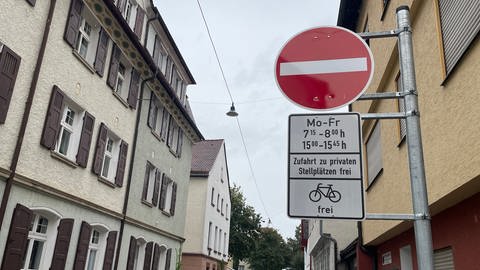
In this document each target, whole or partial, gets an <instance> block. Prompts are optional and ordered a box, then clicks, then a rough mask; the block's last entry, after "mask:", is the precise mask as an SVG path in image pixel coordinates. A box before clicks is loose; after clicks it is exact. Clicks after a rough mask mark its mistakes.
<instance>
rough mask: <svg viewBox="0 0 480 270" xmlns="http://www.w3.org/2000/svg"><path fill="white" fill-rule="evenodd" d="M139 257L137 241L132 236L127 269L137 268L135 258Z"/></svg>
mask: <svg viewBox="0 0 480 270" xmlns="http://www.w3.org/2000/svg"><path fill="white" fill-rule="evenodd" d="M136 257H137V239H136V238H135V237H133V236H130V245H129V246H128V258H127V269H126V270H133V268H134V267H135V258H136Z"/></svg>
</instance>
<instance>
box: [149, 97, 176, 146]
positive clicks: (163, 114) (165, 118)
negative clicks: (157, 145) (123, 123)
mask: <svg viewBox="0 0 480 270" xmlns="http://www.w3.org/2000/svg"><path fill="white" fill-rule="evenodd" d="M169 121H170V114H169V113H168V111H167V110H166V109H165V108H164V107H163V106H162V104H161V103H160V101H159V100H158V99H157V97H156V96H155V94H154V93H153V92H152V93H151V95H150V110H149V116H148V122H147V125H148V126H149V127H150V128H151V129H152V131H153V132H154V134H155V135H157V136H158V137H159V138H160V139H161V140H165V139H166V138H167V133H168V127H169Z"/></svg>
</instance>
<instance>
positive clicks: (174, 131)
mask: <svg viewBox="0 0 480 270" xmlns="http://www.w3.org/2000/svg"><path fill="white" fill-rule="evenodd" d="M179 131H180V128H179V127H178V125H177V122H175V119H174V118H173V117H170V123H169V125H168V138H167V146H168V147H169V148H170V151H171V152H172V153H173V154H175V155H178V151H179V149H178V145H179Z"/></svg>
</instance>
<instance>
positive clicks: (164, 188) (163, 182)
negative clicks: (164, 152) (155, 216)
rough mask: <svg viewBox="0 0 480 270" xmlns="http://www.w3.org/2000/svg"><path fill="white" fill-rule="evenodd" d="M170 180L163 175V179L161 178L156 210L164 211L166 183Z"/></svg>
mask: <svg viewBox="0 0 480 270" xmlns="http://www.w3.org/2000/svg"><path fill="white" fill-rule="evenodd" d="M169 181H170V179H169V178H168V177H167V176H165V175H163V178H162V188H161V189H160V204H159V206H158V208H160V209H162V210H164V208H165V201H166V199H167V187H168V183H169Z"/></svg>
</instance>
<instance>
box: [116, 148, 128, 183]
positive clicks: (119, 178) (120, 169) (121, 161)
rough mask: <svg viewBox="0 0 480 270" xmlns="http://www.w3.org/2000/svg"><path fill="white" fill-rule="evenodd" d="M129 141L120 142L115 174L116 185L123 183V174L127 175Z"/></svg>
mask: <svg viewBox="0 0 480 270" xmlns="http://www.w3.org/2000/svg"><path fill="white" fill-rule="evenodd" d="M127 153H128V143H126V142H125V141H122V142H121V143H120V153H119V154H118V163H117V174H116V175H115V185H117V186H118V187H121V186H122V185H123V176H124V175H125V166H126V165H127Z"/></svg>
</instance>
